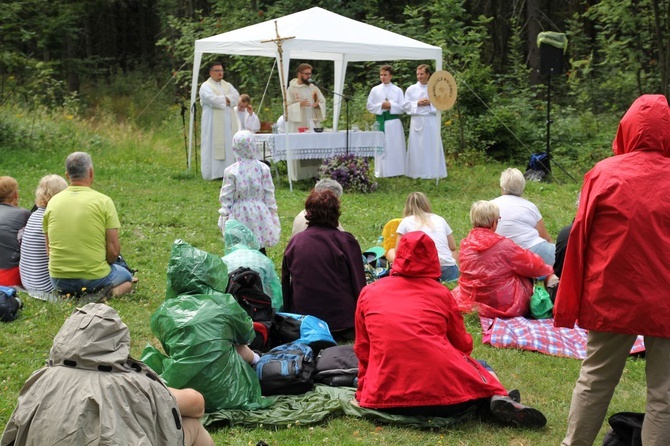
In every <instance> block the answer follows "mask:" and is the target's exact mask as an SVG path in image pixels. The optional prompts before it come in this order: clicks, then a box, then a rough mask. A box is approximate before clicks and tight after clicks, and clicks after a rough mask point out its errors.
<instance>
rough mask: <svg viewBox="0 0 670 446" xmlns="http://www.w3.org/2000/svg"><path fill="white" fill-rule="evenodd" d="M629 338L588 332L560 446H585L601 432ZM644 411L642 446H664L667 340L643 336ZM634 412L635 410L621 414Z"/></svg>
mask: <svg viewBox="0 0 670 446" xmlns="http://www.w3.org/2000/svg"><path fill="white" fill-rule="evenodd" d="M635 339H636V336H635V335H627V334H617V333H605V332H597V331H589V334H588V339H587V344H586V359H584V362H583V363H582V368H581V371H580V373H579V379H578V380H577V383H576V385H575V390H574V391H573V393H572V402H571V404H570V414H569V416H568V433H567V435H566V437H565V439H564V440H563V442H562V443H561V445H564V446H587V445H588V446H591V445H592V444H593V442H594V441H595V439H596V436H597V435H598V432H599V431H600V429H601V428H602V425H603V422H604V421H605V416H606V415H607V408H608V406H609V403H610V400H611V399H612V395H613V394H614V389H615V387H616V386H617V384H619V380H620V379H621V374H622V373H623V369H624V366H625V365H626V359H627V358H628V356H629V354H630V349H631V348H632V346H633V344H634V343H635ZM644 343H645V347H646V350H647V351H646V361H647V362H646V368H645V372H646V376H647V407H646V411H645V412H646V414H645V420H644V424H643V425H642V444H643V445H644V446H657V445H658V446H661V445H664V446H667V445H670V339H667V338H657V337H652V336H645V338H644ZM627 410H629V411H634V410H635V408H633V407H630V408H627Z"/></svg>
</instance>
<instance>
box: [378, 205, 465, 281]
mask: <svg viewBox="0 0 670 446" xmlns="http://www.w3.org/2000/svg"><path fill="white" fill-rule="evenodd" d="M403 217H404V218H403V219H402V221H401V222H400V225H398V229H397V230H396V232H397V234H398V239H397V242H396V247H397V244H398V243H400V239H401V238H402V235H403V234H406V233H408V232H412V231H422V232H425V233H426V234H428V237H430V238H431V239H432V240H433V242H435V247H436V248H437V256H438V258H439V261H440V271H441V274H440V280H441V281H443V282H452V281H455V280H457V279H458V275H459V272H458V265H456V260H455V259H454V255H455V253H456V248H457V246H456V240H455V239H454V233H453V231H452V230H451V228H450V227H449V224H448V223H447V221H446V220H445V219H444V218H442V217H440V216H439V215H437V214H433V211H432V209H431V207H430V201H428V197H426V194H424V193H423V192H412V193H411V194H409V195H408V196H407V200H405V207H404V209H403ZM386 257H387V258H389V257H391V258H390V259H389V260H390V261H391V262H392V261H393V259H394V258H395V252H392V253H391V254H390V256H389V254H387V255H386Z"/></svg>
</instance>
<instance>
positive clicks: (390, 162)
mask: <svg viewBox="0 0 670 446" xmlns="http://www.w3.org/2000/svg"><path fill="white" fill-rule="evenodd" d="M392 78H393V68H392V67H391V66H390V65H384V66H382V67H381V68H380V69H379V79H380V80H381V81H382V83H381V84H379V85H377V86H376V87H373V88H372V91H370V94H369V95H368V102H367V105H366V108H367V110H368V111H369V112H370V113H373V114H375V115H377V117H376V119H377V123H378V124H379V129H380V130H382V131H383V132H384V133H385V137H384V140H385V146H386V153H385V154H384V155H375V176H376V177H377V178H383V177H395V176H398V175H405V158H406V156H407V155H406V153H405V130H404V129H403V127H402V122H401V121H400V115H401V114H402V113H403V112H404V106H405V95H404V94H403V92H402V90H401V89H400V88H399V87H397V86H396V85H394V84H392V83H391V79H392Z"/></svg>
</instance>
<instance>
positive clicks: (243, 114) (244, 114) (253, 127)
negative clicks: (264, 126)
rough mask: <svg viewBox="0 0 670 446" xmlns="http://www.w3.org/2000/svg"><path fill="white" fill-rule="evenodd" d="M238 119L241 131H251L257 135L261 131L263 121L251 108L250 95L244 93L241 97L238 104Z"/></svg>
mask: <svg viewBox="0 0 670 446" xmlns="http://www.w3.org/2000/svg"><path fill="white" fill-rule="evenodd" d="M236 112H237V119H238V122H239V128H240V130H249V131H250V132H251V133H256V132H257V131H259V130H260V129H261V121H260V119H258V116H257V115H256V113H254V108H253V107H252V106H251V98H250V97H249V95H248V94H246V93H242V94H241V95H240V102H238V104H237V110H236Z"/></svg>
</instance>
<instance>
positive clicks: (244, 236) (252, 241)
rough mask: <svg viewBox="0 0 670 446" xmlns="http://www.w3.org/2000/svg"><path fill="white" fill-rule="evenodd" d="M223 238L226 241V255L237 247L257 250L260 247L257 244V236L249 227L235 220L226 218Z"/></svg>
mask: <svg viewBox="0 0 670 446" xmlns="http://www.w3.org/2000/svg"><path fill="white" fill-rule="evenodd" d="M223 240H224V241H225V243H226V248H225V253H226V255H228V254H230V253H231V252H233V251H236V250H238V249H252V250H254V251H258V250H259V249H260V248H261V247H260V245H259V244H258V238H256V236H255V235H254V233H253V232H251V229H249V228H247V227H246V226H244V225H243V224H242V223H240V222H239V221H237V220H232V219H231V220H226V225H225V229H224V233H223Z"/></svg>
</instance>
